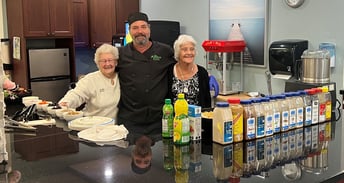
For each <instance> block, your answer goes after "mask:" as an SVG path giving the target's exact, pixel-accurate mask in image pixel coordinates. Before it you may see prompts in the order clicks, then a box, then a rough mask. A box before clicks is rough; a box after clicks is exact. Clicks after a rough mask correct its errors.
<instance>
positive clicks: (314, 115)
mask: <svg viewBox="0 0 344 183" xmlns="http://www.w3.org/2000/svg"><path fill="white" fill-rule="evenodd" d="M318 122H319V101H318V100H313V101H312V124H317V123H318Z"/></svg>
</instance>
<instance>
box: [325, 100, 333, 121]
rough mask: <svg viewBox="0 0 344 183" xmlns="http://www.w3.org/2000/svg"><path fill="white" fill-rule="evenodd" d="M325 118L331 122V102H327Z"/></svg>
mask: <svg viewBox="0 0 344 183" xmlns="http://www.w3.org/2000/svg"><path fill="white" fill-rule="evenodd" d="M325 111H326V112H325V118H326V120H331V115H332V104H331V101H327V102H326V110H325Z"/></svg>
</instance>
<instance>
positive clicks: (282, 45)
mask: <svg viewBox="0 0 344 183" xmlns="http://www.w3.org/2000/svg"><path fill="white" fill-rule="evenodd" d="M307 49H308V41H307V40H301V39H286V40H281V41H274V42H272V43H271V45H270V48H269V69H270V72H271V74H273V75H275V74H283V75H291V76H292V77H296V78H298V77H299V76H298V75H297V74H298V73H297V72H296V71H295V70H296V69H295V68H296V63H297V60H300V59H301V55H302V53H303V52H304V51H305V50H307Z"/></svg>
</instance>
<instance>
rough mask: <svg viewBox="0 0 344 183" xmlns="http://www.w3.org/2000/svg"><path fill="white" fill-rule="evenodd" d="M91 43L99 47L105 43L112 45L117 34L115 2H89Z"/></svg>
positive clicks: (100, 0) (98, 0)
mask: <svg viewBox="0 0 344 183" xmlns="http://www.w3.org/2000/svg"><path fill="white" fill-rule="evenodd" d="M88 5H89V16H90V17H89V18H90V43H91V47H94V48H96V47H99V46H100V45H102V44H103V43H108V44H111V42H112V35H114V34H115V24H114V22H115V21H114V20H115V2H114V0H89V4H88Z"/></svg>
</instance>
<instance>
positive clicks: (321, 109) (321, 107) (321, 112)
mask: <svg viewBox="0 0 344 183" xmlns="http://www.w3.org/2000/svg"><path fill="white" fill-rule="evenodd" d="M325 115H326V103H321V104H320V105H319V122H324V121H325V117H326V116H325Z"/></svg>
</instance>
